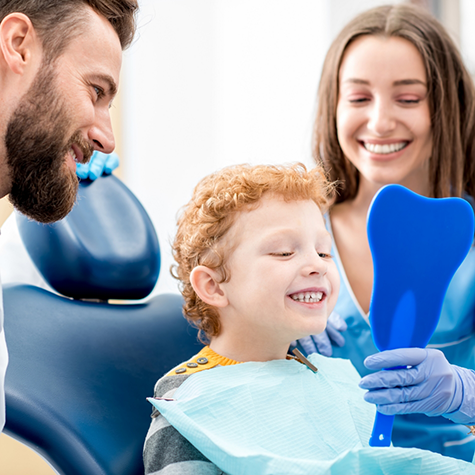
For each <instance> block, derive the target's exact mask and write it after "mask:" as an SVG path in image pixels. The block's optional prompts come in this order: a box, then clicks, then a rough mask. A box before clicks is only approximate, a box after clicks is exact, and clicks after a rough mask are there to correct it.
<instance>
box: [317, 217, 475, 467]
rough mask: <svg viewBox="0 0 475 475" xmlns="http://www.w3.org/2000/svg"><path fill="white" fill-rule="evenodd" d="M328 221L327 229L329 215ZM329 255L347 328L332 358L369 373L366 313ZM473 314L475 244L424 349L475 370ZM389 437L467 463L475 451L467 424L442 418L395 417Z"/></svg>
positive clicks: (399, 443) (370, 348)
mask: <svg viewBox="0 0 475 475" xmlns="http://www.w3.org/2000/svg"><path fill="white" fill-rule="evenodd" d="M326 222H327V227H328V229H329V230H330V231H331V226H330V222H329V219H328V216H326ZM333 242H334V240H333ZM332 254H333V255H334V256H335V262H336V264H337V268H338V271H339V273H340V277H341V284H340V293H339V295H338V301H337V304H336V306H335V309H334V311H335V312H337V313H338V314H339V315H340V316H341V317H342V318H343V319H344V320H345V321H346V323H347V325H348V329H347V330H346V331H344V332H343V333H342V335H343V337H344V338H345V345H344V346H343V347H342V348H339V347H336V346H334V347H333V356H335V357H339V358H348V359H350V360H351V361H352V363H353V364H354V365H355V367H356V369H357V370H358V372H359V373H360V374H361V376H364V375H366V374H368V373H369V370H368V369H366V368H365V366H364V364H363V361H364V359H365V358H366V357H367V356H369V355H371V354H374V353H377V351H378V350H377V349H376V347H375V346H374V343H373V340H372V338H371V331H370V327H369V323H368V319H367V316H365V315H364V314H363V312H362V310H361V308H360V307H359V306H358V304H357V302H356V299H355V298H354V295H353V292H352V291H351V288H350V286H349V284H348V280H347V278H346V274H345V272H344V269H343V266H342V264H341V261H340V258H339V254H338V250H337V249H336V247H335V246H334V247H333V250H332ZM474 318H475V248H474V247H472V248H471V249H470V251H469V253H468V255H467V257H466V258H465V260H464V262H463V263H462V265H461V266H460V268H459V269H458V271H457V272H456V274H455V276H454V278H453V279H452V282H451V283H450V285H449V288H448V290H447V294H446V297H445V301H444V304H443V306H442V313H441V316H440V321H439V324H438V326H437V328H436V330H435V333H434V335H433V337H432V338H431V340H430V342H429V345H428V346H427V347H428V348H437V349H439V350H441V351H443V352H444V354H445V356H446V358H447V360H448V361H449V362H450V363H452V364H455V365H457V366H461V367H463V368H468V369H474V370H475V323H474ZM392 441H393V444H394V445H395V446H401V447H419V448H423V449H427V450H432V451H434V452H439V453H441V454H443V455H448V456H451V457H457V458H461V459H463V460H466V461H471V460H472V459H473V455H474V451H475V437H474V436H472V435H468V429H467V427H465V426H463V425H458V424H454V423H453V422H451V421H450V420H448V419H445V418H444V417H441V416H440V417H427V416H425V415H423V414H408V415H405V416H397V417H396V420H395V423H394V429H393V436H392Z"/></svg>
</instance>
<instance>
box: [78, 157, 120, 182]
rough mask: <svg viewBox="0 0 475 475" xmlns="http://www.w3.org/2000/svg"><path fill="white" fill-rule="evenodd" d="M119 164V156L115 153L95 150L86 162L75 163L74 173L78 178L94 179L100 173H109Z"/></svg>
mask: <svg viewBox="0 0 475 475" xmlns="http://www.w3.org/2000/svg"><path fill="white" fill-rule="evenodd" d="M118 166H119V156H118V155H117V154H116V153H115V152H112V153H109V154H105V153H102V152H98V151H97V150H96V151H95V152H94V153H93V154H92V157H91V159H90V160H89V162H87V163H78V164H76V174H77V176H78V177H79V178H83V179H85V178H89V179H90V180H95V179H97V178H99V177H100V176H101V175H103V174H105V175H110V174H111V173H112V172H113V171H114V170H115V169H116V168H117V167H118Z"/></svg>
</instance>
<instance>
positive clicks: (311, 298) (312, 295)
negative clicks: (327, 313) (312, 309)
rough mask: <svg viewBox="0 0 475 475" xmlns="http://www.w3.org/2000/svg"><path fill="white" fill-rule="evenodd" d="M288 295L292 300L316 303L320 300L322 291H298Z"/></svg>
mask: <svg viewBox="0 0 475 475" xmlns="http://www.w3.org/2000/svg"><path fill="white" fill-rule="evenodd" d="M290 297H291V299H292V300H296V301H298V302H310V303H316V302H320V300H322V298H323V292H299V293H297V294H292V295H291V296H290Z"/></svg>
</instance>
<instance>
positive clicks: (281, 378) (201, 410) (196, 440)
mask: <svg viewBox="0 0 475 475" xmlns="http://www.w3.org/2000/svg"><path fill="white" fill-rule="evenodd" d="M309 359H310V360H311V362H312V363H313V364H315V366H317V368H318V369H319V372H318V373H313V372H312V371H311V370H309V369H308V368H307V367H306V366H304V365H302V364H301V363H298V362H297V361H293V360H275V361H270V362H266V363H258V362H250V363H242V364H239V365H234V366H224V367H217V368H213V369H211V370H207V371H202V372H200V373H196V374H194V375H192V376H190V377H189V378H188V379H187V380H186V381H185V382H184V383H183V384H182V385H181V386H180V387H179V388H178V390H177V391H176V392H175V394H174V399H175V400H173V401H166V400H157V399H153V398H151V399H149V400H150V402H151V403H152V404H153V405H154V406H155V407H156V408H157V409H158V410H159V411H160V412H161V413H162V415H163V416H164V417H165V418H166V419H167V420H168V421H169V422H170V423H171V424H172V425H173V426H174V427H175V428H176V429H177V430H178V431H179V432H180V433H181V434H182V435H183V436H184V437H186V438H187V439H188V440H189V441H190V442H191V443H192V444H193V445H194V446H195V447H196V448H197V449H198V450H200V451H201V452H202V453H203V454H204V455H205V456H206V457H208V458H209V459H210V460H211V461H212V462H213V463H214V464H216V465H217V466H218V467H219V468H220V469H221V470H223V471H224V472H225V473H227V474H230V475H249V474H260V475H284V474H285V475H288V474H292V475H304V474H305V475H320V474H322V475H323V474H331V475H339V474H341V475H343V474H344V475H347V474H359V473H361V474H365V475H366V474H371V475H373V474H396V473H404V474H405V475H409V474H414V475H415V474H430V475H434V474H435V475H437V474H441V475H442V474H443V475H447V474H454V475H458V474H463V473H473V474H475V466H474V465H472V464H469V463H467V462H463V461H460V460H456V459H452V458H448V457H442V456H441V455H439V454H434V453H432V452H428V451H423V450H419V449H401V448H392V447H391V448H371V447H369V446H368V440H369V437H370V434H371V429H372V424H373V420H374V412H375V411H374V406H372V405H370V404H368V403H366V402H365V401H364V400H363V393H364V392H363V391H362V390H361V389H359V388H358V381H359V380H360V376H359V375H358V373H357V371H356V370H355V368H354V367H353V366H352V364H351V363H350V362H349V361H347V360H341V359H337V358H326V357H324V356H321V355H318V354H313V355H311V356H310V358H309ZM171 377H173V376H171Z"/></svg>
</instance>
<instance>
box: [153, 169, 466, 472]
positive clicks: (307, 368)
mask: <svg viewBox="0 0 475 475" xmlns="http://www.w3.org/2000/svg"><path fill="white" fill-rule="evenodd" d="M330 188H331V187H330V186H329V184H328V183H327V181H326V179H325V177H324V174H323V172H322V171H321V169H319V168H315V169H313V170H311V171H307V170H306V169H305V167H304V166H303V165H301V164H296V165H293V166H287V167H286V166H254V167H252V166H247V165H240V166H234V167H230V168H226V169H224V170H221V171H219V172H217V173H214V174H212V175H210V176H208V177H206V178H204V179H203V180H202V181H201V182H200V183H199V184H198V186H197V187H196V188H195V190H194V194H193V197H192V199H191V201H190V202H189V203H188V205H187V206H186V207H185V209H184V211H183V213H182V215H181V217H180V218H179V221H178V232H177V235H176V239H175V242H174V245H173V250H174V257H175V260H176V262H177V266H176V267H175V273H176V277H177V278H178V279H180V281H181V291H182V294H183V296H184V300H185V303H184V313H185V315H186V317H187V318H188V319H189V320H190V321H191V322H192V323H193V324H195V325H196V326H197V327H198V329H199V331H200V339H202V341H203V342H205V341H207V342H209V344H208V346H205V347H204V348H203V350H202V351H200V353H198V354H197V355H196V356H194V357H193V358H191V359H190V360H189V361H188V362H185V363H183V364H181V365H179V366H178V367H176V368H174V369H173V370H171V371H170V372H169V373H168V374H166V375H165V376H164V377H163V378H161V379H160V380H159V381H158V382H157V384H156V386H155V398H151V399H150V401H151V402H152V404H153V405H154V406H155V408H156V409H155V410H154V412H153V413H152V418H153V420H152V423H151V426H150V430H149V432H148V434H147V438H146V441H145V447H144V463H145V473H146V474H163V475H165V474H193V475H200V474H221V473H227V474H234V473H236V474H238V473H239V474H240V473H242V474H259V475H261V474H266V473H269V474H289V473H292V474H300V473H302V474H312V475H315V474H320V473H322V474H323V473H330V472H331V473H332V474H333V473H359V469H360V466H361V468H362V470H363V473H383V471H382V470H389V471H388V472H384V473H399V472H395V471H397V470H403V469H404V470H405V471H406V472H408V471H409V473H412V472H410V468H411V466H413V467H414V470H415V471H414V473H431V474H435V473H452V472H450V471H447V470H449V469H453V470H454V471H453V473H475V467H474V466H473V465H471V464H467V463H465V462H460V461H455V460H453V461H452V460H450V459H447V458H444V457H442V456H439V455H436V454H432V453H430V452H424V451H420V450H416V449H409V450H407V449H406V450H404V449H395V448H392V449H390V450H388V449H375V448H369V447H368V440H369V436H370V433H371V427H372V424H373V419H374V408H373V407H372V406H371V405H369V404H367V403H365V402H364V400H363V391H362V390H361V389H359V388H358V381H359V376H358V374H357V372H356V370H355V369H354V368H353V367H352V366H351V363H349V362H348V361H344V360H339V359H336V358H334V359H329V358H325V357H323V356H321V355H317V354H315V355H311V356H310V357H309V359H310V360H311V361H308V360H306V359H305V358H302V357H301V358H300V359H299V360H298V361H297V360H296V359H295V358H293V357H290V356H289V355H288V354H287V352H288V349H289V345H290V343H291V342H292V341H294V340H296V339H299V338H302V337H304V336H306V335H313V334H317V333H320V332H322V331H323V330H324V329H325V325H326V321H327V318H328V316H329V315H330V313H331V311H332V309H333V307H334V305H335V303H336V299H337V296H338V289H339V277H338V272H337V269H336V266H335V264H334V262H333V260H332V256H331V246H332V243H331V239H330V235H329V234H328V232H327V230H326V229H325V224H324V220H323V217H322V212H323V211H324V210H325V207H326V205H327V201H328V191H329V190H330ZM315 366H316V367H315ZM317 367H318V369H317ZM447 460H448V461H447ZM411 464H412V465H411ZM363 466H364V467H363ZM373 468H375V470H376V469H377V470H376V471H374V472H372V471H371V470H372V469H373ZM393 469H394V471H392V472H391V470H393ZM441 470H442V471H441Z"/></svg>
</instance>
